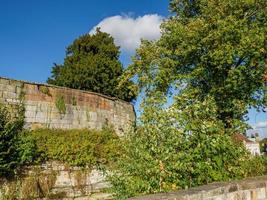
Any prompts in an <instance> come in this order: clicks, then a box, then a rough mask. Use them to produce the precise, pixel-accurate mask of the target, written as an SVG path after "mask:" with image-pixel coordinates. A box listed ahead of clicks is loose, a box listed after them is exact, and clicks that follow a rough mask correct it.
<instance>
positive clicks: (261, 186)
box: [131, 176, 267, 200]
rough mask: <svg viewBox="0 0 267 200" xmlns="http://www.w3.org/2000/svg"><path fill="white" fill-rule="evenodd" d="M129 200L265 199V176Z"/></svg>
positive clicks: (266, 181)
mask: <svg viewBox="0 0 267 200" xmlns="http://www.w3.org/2000/svg"><path fill="white" fill-rule="evenodd" d="M131 200H267V176H263V177H255V178H251V179H247V180H242V181H235V182H229V183H213V184H209V185H205V186H201V187H196V188H192V189H188V190H181V191H178V192H171V193H165V194H155V195H148V196H143V197H137V198H131Z"/></svg>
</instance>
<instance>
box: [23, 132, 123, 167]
mask: <svg viewBox="0 0 267 200" xmlns="http://www.w3.org/2000/svg"><path fill="white" fill-rule="evenodd" d="M25 139H26V140H34V141H35V143H36V146H37V150H36V151H37V154H38V160H35V162H37V163H39V162H43V161H46V160H57V161H62V162H64V163H67V164H70V165H71V166H89V167H93V166H98V165H111V164H112V163H113V161H114V160H115V159H116V157H118V155H119V154H120V149H119V146H118V140H119V138H118V136H117V135H116V134H115V133H114V131H112V130H111V129H107V128H105V129H103V130H102V131H95V130H50V129H39V130H34V131H30V132H28V133H26V134H25Z"/></svg>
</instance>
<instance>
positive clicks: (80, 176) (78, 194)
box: [0, 162, 112, 200]
mask: <svg viewBox="0 0 267 200" xmlns="http://www.w3.org/2000/svg"><path fill="white" fill-rule="evenodd" d="M108 187H109V184H108V183H107V182H106V181H105V176H104V175H103V173H101V172H100V171H98V170H96V169H86V168H85V169H82V168H79V167H69V166H67V165H64V164H62V163H59V162H47V163H45V164H43V165H41V166H32V167H28V168H25V169H24V170H23V171H22V172H21V174H20V178H19V179H17V180H13V181H2V183H1V180H0V199H1V200H6V199H20V200H30V199H36V200H37V199H64V200H87V199H91V200H97V199H99V200H100V199H103V200H108V199H112V195H110V194H108V193H107V192H106V189H107V188H108Z"/></svg>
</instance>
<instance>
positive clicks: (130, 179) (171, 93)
mask: <svg viewBox="0 0 267 200" xmlns="http://www.w3.org/2000/svg"><path fill="white" fill-rule="evenodd" d="M170 9H171V10H172V11H173V12H174V13H175V14H177V15H176V16H172V17H170V18H169V19H168V20H166V21H165V22H164V23H163V24H162V26H161V29H162V36H161V38H160V39H159V40H158V41H152V42H151V41H143V42H142V44H141V47H140V48H139V49H138V50H137V53H136V56H135V57H134V59H133V64H132V65H131V66H129V68H128V69H127V70H126V72H125V73H124V75H123V78H122V81H121V83H120V84H121V85H122V86H123V83H124V79H125V80H126V81H127V80H128V79H129V78H131V77H136V78H137V80H138V85H139V91H140V92H142V94H143V96H144V97H145V98H144V100H143V102H142V105H141V108H142V115H141V117H140V125H139V126H140V127H139V129H138V130H137V131H132V132H131V133H129V135H127V136H126V138H125V143H124V145H123V146H124V148H123V150H124V154H123V155H124V156H123V157H122V158H121V159H120V161H119V163H118V166H117V171H116V173H115V175H114V176H111V177H110V180H111V182H112V184H113V191H114V192H115V194H116V195H117V197H118V198H119V199H125V198H127V197H129V196H135V195H139V194H147V193H155V192H163V191H170V190H175V189H179V188H187V187H192V186H197V185H201V184H206V183H210V182H213V181H226V180H232V179H239V178H243V177H247V176H255V175H261V174H262V173H263V171H264V170H265V169H264V165H263V162H262V160H261V159H258V158H255V159H251V157H250V156H249V154H248V152H247V151H246V150H245V148H244V146H243V145H242V144H235V143H234V142H233V139H232V135H233V134H234V133H242V132H245V130H246V128H247V127H248V125H247V124H246V122H245V120H246V114H247V110H248V108H251V107H254V108H256V109H258V110H260V109H262V108H265V106H266V102H267V101H266V100H267V98H266V97H267V95H266V89H267V88H266V80H267V79H266V78H267V76H266V75H267V73H266V64H265V62H266V58H267V51H266V46H267V1H265V0H259V1H250V0H249V1H248V0H240V1H235V0H195V1H191V0H171V1H170ZM256 165H258V167H255V166H256Z"/></svg>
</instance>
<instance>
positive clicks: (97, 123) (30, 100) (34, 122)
mask: <svg viewBox="0 0 267 200" xmlns="http://www.w3.org/2000/svg"><path fill="white" fill-rule="evenodd" d="M59 97H63V99H64V102H65V103H64V104H65V106H66V112H65V113H61V112H60V111H59V109H58V108H57V106H56V102H57V100H58V98H59ZM22 98H23V99H24V105H25V110H26V111H25V121H26V125H25V127H26V128H28V129H35V128H41V127H43V128H60V129H82V128H91V129H101V128H102V127H103V125H105V124H106V123H109V124H112V125H113V126H114V128H115V130H116V131H117V133H118V134H119V135H121V134H123V133H124V132H125V131H126V129H127V128H128V127H129V125H131V124H132V123H134V122H135V112H134V108H133V106H132V105H131V104H130V103H127V102H124V101H121V100H119V99H116V98H113V97H108V96H105V95H101V94H97V93H93V92H86V91H81V90H74V89H69V88H63V87H57V86H51V85H45V84H37V83H29V82H23V81H16V80H10V79H6V78H1V77H0V102H1V103H4V104H7V105H18V104H19V103H20V101H21V100H22Z"/></svg>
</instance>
